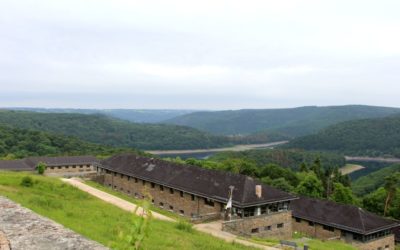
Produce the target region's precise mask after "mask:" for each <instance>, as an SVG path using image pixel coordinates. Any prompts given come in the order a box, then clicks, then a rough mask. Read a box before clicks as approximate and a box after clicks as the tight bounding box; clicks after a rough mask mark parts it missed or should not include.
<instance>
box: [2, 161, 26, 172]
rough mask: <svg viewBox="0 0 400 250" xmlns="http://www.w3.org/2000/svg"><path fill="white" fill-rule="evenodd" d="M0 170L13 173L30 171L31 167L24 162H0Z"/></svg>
mask: <svg viewBox="0 0 400 250" xmlns="http://www.w3.org/2000/svg"><path fill="white" fill-rule="evenodd" d="M0 169H2V170H13V171H31V170H32V167H31V166H30V165H29V164H27V163H26V162H25V160H12V161H7V160H0Z"/></svg>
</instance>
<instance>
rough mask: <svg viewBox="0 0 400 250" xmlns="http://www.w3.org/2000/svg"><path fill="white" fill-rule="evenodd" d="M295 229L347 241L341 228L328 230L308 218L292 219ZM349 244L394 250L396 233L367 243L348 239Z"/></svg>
mask: <svg viewBox="0 0 400 250" xmlns="http://www.w3.org/2000/svg"><path fill="white" fill-rule="evenodd" d="M292 225H293V231H294V232H296V231H297V232H301V233H304V234H306V235H308V236H311V237H314V238H318V239H322V240H327V239H341V240H343V241H345V239H343V238H341V230H340V229H337V228H334V231H333V232H331V231H327V230H325V229H324V228H323V226H322V225H320V224H317V223H315V224H314V226H310V225H309V224H308V221H307V220H303V219H302V220H301V221H300V222H296V219H295V218H293V220H292ZM346 242H347V243H348V244H352V245H353V246H355V247H357V249H360V250H378V248H379V247H382V250H394V235H389V236H387V237H383V238H378V239H375V240H372V241H369V242H367V243H363V242H359V241H353V240H350V241H348V240H347V241H346ZM385 246H389V248H385Z"/></svg>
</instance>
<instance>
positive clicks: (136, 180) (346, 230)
mask: <svg viewBox="0 0 400 250" xmlns="http://www.w3.org/2000/svg"><path fill="white" fill-rule="evenodd" d="M98 174H99V176H101V179H102V180H101V182H102V183H103V184H104V185H106V186H109V187H111V188H113V189H115V190H119V191H121V192H124V193H126V194H128V195H132V196H135V197H137V198H144V197H145V196H146V195H149V196H150V197H151V198H150V199H151V201H152V203H153V204H154V205H156V206H159V207H161V208H164V209H167V210H170V211H173V212H176V213H178V214H181V215H182V216H186V217H190V218H191V219H192V220H193V221H203V220H211V219H225V220H224V221H223V222H222V229H223V230H225V231H228V232H231V233H234V234H238V235H242V236H256V237H271V238H279V239H289V238H291V237H292V232H294V231H298V232H302V233H304V234H306V235H308V236H310V237H315V238H319V239H323V240H331V239H337V240H342V241H345V242H347V243H349V244H352V245H353V246H355V247H357V249H360V250H394V248H395V247H394V245H395V236H394V234H393V233H396V232H397V231H396V228H397V227H398V226H399V222H398V221H395V220H391V219H386V218H382V217H380V216H377V215H375V214H372V213H370V212H367V211H364V210H363V209H361V208H358V207H355V206H350V205H342V204H338V203H335V202H331V201H326V200H319V199H310V198H305V197H300V198H299V197H295V196H293V195H291V194H289V193H286V192H284V191H281V190H278V189H275V188H272V187H270V186H267V185H264V184H262V183H261V182H260V181H259V180H257V179H253V178H251V177H247V176H244V175H239V174H233V173H229V172H224V171H216V170H209V169H204V168H199V167H195V166H188V165H180V164H176V163H173V162H168V161H163V160H159V159H154V158H147V157H141V156H136V155H132V154H122V155H116V156H114V157H111V158H109V159H107V160H104V161H102V162H101V164H99V166H98ZM232 186H233V193H232V205H233V208H232V217H231V218H229V219H226V216H225V215H226V214H225V211H226V210H225V207H226V204H227V203H228V200H229V191H230V188H231V187H232Z"/></svg>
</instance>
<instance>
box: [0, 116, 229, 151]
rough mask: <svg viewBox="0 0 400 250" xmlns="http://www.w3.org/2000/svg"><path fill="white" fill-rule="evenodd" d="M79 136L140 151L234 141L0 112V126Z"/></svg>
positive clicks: (105, 120) (179, 130) (101, 119)
mask: <svg viewBox="0 0 400 250" xmlns="http://www.w3.org/2000/svg"><path fill="white" fill-rule="evenodd" d="M1 124H3V125H7V126H10V127H13V128H21V129H31V130H38V131H45V132H52V133H57V134H62V135H68V136H75V137H77V138H80V139H82V140H85V141H89V142H93V143H99V144H103V145H110V146H117V147H133V148H139V149H197V148H212V147H220V146H227V145H230V139H229V138H227V137H222V136H214V135H211V134H208V133H205V132H201V131H199V130H196V129H193V128H189V127H183V126H176V125H162V124H139V123H131V122H128V121H123V120H118V119H113V118H110V117H107V116H104V115H84V114H65V113H36V112H25V111H0V125H1Z"/></svg>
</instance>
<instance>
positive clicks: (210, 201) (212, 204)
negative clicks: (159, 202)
mask: <svg viewBox="0 0 400 250" xmlns="http://www.w3.org/2000/svg"><path fill="white" fill-rule="evenodd" d="M108 185H109V186H110V187H111V183H109V184H108ZM160 187H163V186H160ZM114 189H115V190H117V189H118V187H117V186H116V185H114ZM119 190H120V191H121V192H124V189H123V188H122V187H120V188H119ZM162 190H164V188H163V189H162ZM169 190H170V193H171V194H173V193H174V189H172V188H170V189H169ZM171 190H172V191H171ZM126 192H127V193H128V194H130V193H131V191H130V190H127V191H126ZM179 192H180V196H181V197H183V193H184V192H183V191H179ZM135 197H136V198H142V199H143V198H144V196H142V197H140V196H139V194H138V193H135ZM191 200H192V201H194V200H195V196H194V195H193V194H191ZM204 204H206V205H208V206H211V207H214V206H215V203H214V201H213V200H211V199H207V198H204Z"/></svg>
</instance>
